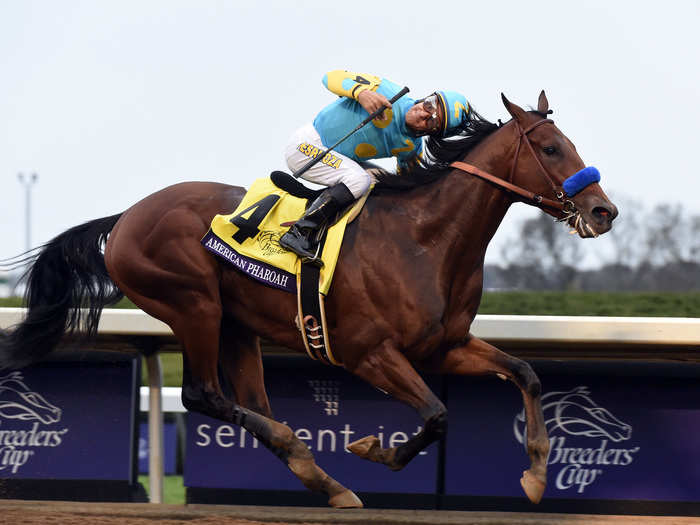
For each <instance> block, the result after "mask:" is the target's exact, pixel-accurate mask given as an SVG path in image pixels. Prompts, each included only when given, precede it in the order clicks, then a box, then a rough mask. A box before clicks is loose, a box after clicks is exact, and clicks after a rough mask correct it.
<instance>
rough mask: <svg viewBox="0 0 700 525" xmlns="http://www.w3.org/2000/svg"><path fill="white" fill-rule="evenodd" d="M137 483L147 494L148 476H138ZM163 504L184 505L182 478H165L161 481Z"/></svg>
mask: <svg viewBox="0 0 700 525" xmlns="http://www.w3.org/2000/svg"><path fill="white" fill-rule="evenodd" d="M139 483H141V485H143V488H145V489H146V493H147V494H148V476H139ZM163 503H173V504H176V505H182V504H184V503H185V486H184V485H183V482H182V476H165V478H164V479H163Z"/></svg>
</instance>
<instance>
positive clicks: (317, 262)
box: [301, 242, 323, 268]
mask: <svg viewBox="0 0 700 525" xmlns="http://www.w3.org/2000/svg"><path fill="white" fill-rule="evenodd" d="M320 251H321V243H320V242H319V243H318V244H317V245H316V253H315V254H314V256H313V257H301V262H302V263H304V264H313V265H314V266H318V267H319V268H323V260H322V259H321V254H320V253H319V252H320Z"/></svg>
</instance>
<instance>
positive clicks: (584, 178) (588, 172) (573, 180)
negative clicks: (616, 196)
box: [562, 166, 600, 197]
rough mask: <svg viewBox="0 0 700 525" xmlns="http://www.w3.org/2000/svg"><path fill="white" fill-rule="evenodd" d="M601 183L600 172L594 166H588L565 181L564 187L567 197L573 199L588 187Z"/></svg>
mask: <svg viewBox="0 0 700 525" xmlns="http://www.w3.org/2000/svg"><path fill="white" fill-rule="evenodd" d="M598 181H600V172H599V171H598V168H595V167H594V166H586V167H585V168H583V169H582V170H580V171H577V172H576V173H574V174H573V175H572V176H571V177H569V178H568V179H566V180H565V181H564V184H563V185H562V187H563V188H564V191H565V192H566V196H567V197H573V196H574V195H576V194H577V193H578V192H579V191H581V190H582V189H584V188H585V187H586V186H588V185H590V184H593V183H594V182H598Z"/></svg>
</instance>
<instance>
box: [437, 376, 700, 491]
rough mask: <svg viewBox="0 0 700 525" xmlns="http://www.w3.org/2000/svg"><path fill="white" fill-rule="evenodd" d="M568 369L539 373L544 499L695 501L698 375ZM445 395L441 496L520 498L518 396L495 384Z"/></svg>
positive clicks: (466, 382)
mask: <svg viewBox="0 0 700 525" xmlns="http://www.w3.org/2000/svg"><path fill="white" fill-rule="evenodd" d="M686 366H687V365H686ZM572 368H576V366H575V365H572V364H570V363H558V364H557V365H556V366H554V367H552V366H550V367H548V369H547V370H545V371H541V372H539V374H538V375H539V377H540V379H541V382H542V385H543V396H542V405H543V411H544V417H545V421H546V425H547V429H548V431H549V437H550V443H551V450H550V454H549V462H548V463H549V466H548V484H547V490H546V492H545V494H544V498H545V499H550V498H574V499H579V498H580V499H606V500H610V499H620V500H653V501H691V502H692V501H700V446H698V443H699V438H698V436H700V382H698V378H697V376H695V377H690V376H688V377H682V376H681V377H664V375H663V374H664V368H663V367H662V366H660V365H658V366H653V367H649V366H646V367H639V366H638V365H634V364H617V365H613V366H612V367H611V365H607V366H605V365H600V366H599V367H593V366H588V367H586V369H585V370H583V371H582V373H573V374H572V373H571V370H572ZM649 371H651V372H652V373H654V374H656V375H649V373H648V372H649ZM448 391H449V407H448V409H449V414H450V430H449V434H448V437H447V453H446V461H445V492H446V494H449V495H469V496H514V497H522V496H523V492H522V489H521V487H520V483H519V480H520V476H521V474H522V471H523V470H525V469H527V468H529V458H528V456H527V453H526V451H525V448H524V445H523V442H524V441H525V418H524V413H523V408H522V398H521V396H520V392H519V391H518V390H517V388H516V387H515V386H514V385H512V384H510V383H504V382H502V381H500V380H498V379H495V378H494V379H490V378H450V382H449V384H448Z"/></svg>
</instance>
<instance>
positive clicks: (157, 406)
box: [146, 352, 164, 503]
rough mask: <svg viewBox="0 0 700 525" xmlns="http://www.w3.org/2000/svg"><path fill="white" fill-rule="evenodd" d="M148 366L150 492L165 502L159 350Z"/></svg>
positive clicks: (149, 358) (148, 358) (153, 498)
mask: <svg viewBox="0 0 700 525" xmlns="http://www.w3.org/2000/svg"><path fill="white" fill-rule="evenodd" d="M146 367H147V368H148V443H149V446H148V449H149V450H148V486H149V487H148V493H149V495H150V501H151V503H163V472H164V469H163V397H162V386H163V370H162V369H161V366H160V356H159V355H158V352H153V353H151V354H149V355H147V356H146Z"/></svg>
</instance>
